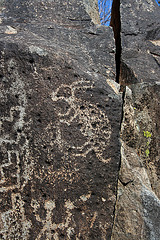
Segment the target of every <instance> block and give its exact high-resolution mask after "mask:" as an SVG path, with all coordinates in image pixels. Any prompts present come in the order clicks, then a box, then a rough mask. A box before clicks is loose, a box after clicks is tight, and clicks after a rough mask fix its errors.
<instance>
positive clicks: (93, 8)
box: [83, 0, 100, 24]
mask: <svg viewBox="0 0 160 240" xmlns="http://www.w3.org/2000/svg"><path fill="white" fill-rule="evenodd" d="M83 2H84V6H85V9H86V11H87V13H88V14H89V16H90V17H91V19H92V21H93V22H94V23H95V24H100V16H99V11H98V5H97V0H83Z"/></svg>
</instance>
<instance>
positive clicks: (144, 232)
mask: <svg viewBox="0 0 160 240" xmlns="http://www.w3.org/2000/svg"><path fill="white" fill-rule="evenodd" d="M116 11H117V10H116V7H114V8H113V13H114V14H115V12H116ZM120 15H121V18H120V20H121V22H118V23H117V24H118V25H116V24H115V25H114V28H115V29H116V30H117V29H118V28H119V24H121V35H120V36H121V39H120V42H121V44H122V45H121V46H119V45H118V44H117V48H118V51H119V52H120V53H121V54H120V55H119V59H118V61H119V64H120V68H119V69H120V73H119V75H120V76H119V82H120V84H121V85H123V86H126V85H128V87H126V90H125V88H122V89H123V90H124V93H123V96H124V107H123V121H122V125H121V144H122V146H121V168H120V172H119V181H118V196H117V203H116V210H115V220H114V227H113V232H112V240H128V239H129V240H138V239H143V240H159V239H160V138H159V136H160V64H159V63H160V18H159V16H160V8H159V7H158V6H157V5H156V3H155V1H149V0H147V1H143V0H136V1H130V0H127V1H126V0H121V1H120Z"/></svg>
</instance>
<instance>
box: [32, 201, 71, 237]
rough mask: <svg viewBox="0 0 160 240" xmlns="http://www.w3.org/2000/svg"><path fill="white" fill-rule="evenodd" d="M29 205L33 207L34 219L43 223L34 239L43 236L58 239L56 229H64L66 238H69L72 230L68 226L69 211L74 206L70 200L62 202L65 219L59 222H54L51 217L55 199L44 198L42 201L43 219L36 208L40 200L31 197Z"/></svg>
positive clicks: (69, 220)
mask: <svg viewBox="0 0 160 240" xmlns="http://www.w3.org/2000/svg"><path fill="white" fill-rule="evenodd" d="M31 206H32V208H33V211H34V214H35V217H36V220H37V221H38V222H41V223H42V224H43V228H42V229H41V231H40V233H39V234H38V236H37V237H36V240H39V239H42V238H45V239H48V240H51V239H59V236H58V233H57V231H56V230H57V229H60V230H65V231H66V236H67V237H68V238H67V239H70V235H71V233H72V232H73V231H74V229H72V228H71V227H69V224H70V222H71V217H72V213H71V211H72V210H73V209H74V208H75V206H74V204H73V203H72V202H71V201H70V200H66V201H65V204H64V208H65V214H66V216H65V219H64V221H63V222H60V223H58V224H56V223H55V222H53V221H52V217H53V214H54V213H53V210H54V209H55V208H56V204H55V201H53V200H46V201H45V203H44V209H45V211H46V217H45V219H42V218H41V217H40V215H39V214H38V210H39V208H40V202H38V201H37V200H36V199H32V202H31Z"/></svg>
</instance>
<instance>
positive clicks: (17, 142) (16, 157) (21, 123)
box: [0, 53, 32, 192]
mask: <svg viewBox="0 0 160 240" xmlns="http://www.w3.org/2000/svg"><path fill="white" fill-rule="evenodd" d="M3 54H4V53H2V59H1V60H2V61H1V67H4V66H3V65H4V60H3ZM7 66H8V72H9V74H10V79H7V77H3V78H2V81H1V85H2V90H1V96H0V98H1V99H2V101H7V97H8V101H9V100H10V99H11V100H12V99H14V101H13V100H12V101H11V100H10V101H11V104H12V105H11V106H10V109H6V112H4V113H2V114H1V119H0V144H1V159H0V160H1V162H0V163H1V165H0V174H1V179H0V192H3V191H8V190H11V189H14V188H20V187H21V189H22V188H23V187H24V186H25V184H26V183H27V181H28V179H29V176H30V172H31V171H32V170H31V165H32V162H31V163H30V164H29V163H28V161H29V144H28V139H27V137H26V134H25V132H24V129H25V128H26V129H27V128H28V125H29V123H27V122H25V120H24V118H25V114H26V113H25V109H26V106H27V97H26V92H25V85H24V81H23V79H21V77H20V76H19V74H18V63H17V62H16V61H15V60H14V59H10V60H9V61H8V63H7ZM6 85H7V86H8V87H7V88H6V87H5V86H6ZM11 132H12V134H11ZM9 149H10V150H9ZM23 153H25V154H24V165H23V166H24V169H23V173H22V176H21V177H22V179H23V181H21V178H20V161H21V160H20V155H21V156H22V155H23Z"/></svg>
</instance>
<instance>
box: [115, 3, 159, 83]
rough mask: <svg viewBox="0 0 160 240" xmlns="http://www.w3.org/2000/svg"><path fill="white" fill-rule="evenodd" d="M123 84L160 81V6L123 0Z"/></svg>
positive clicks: (121, 74)
mask: <svg viewBox="0 0 160 240" xmlns="http://www.w3.org/2000/svg"><path fill="white" fill-rule="evenodd" d="M120 2H121V4H120V15H121V44H122V46H121V47H122V56H121V61H122V65H121V73H120V82H121V84H124V85H128V84H133V83H137V82H153V81H160V77H159V76H160V7H159V6H158V5H157V3H156V1H155V0H147V1H146V0H135V1H131V0H121V1H120Z"/></svg>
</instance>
